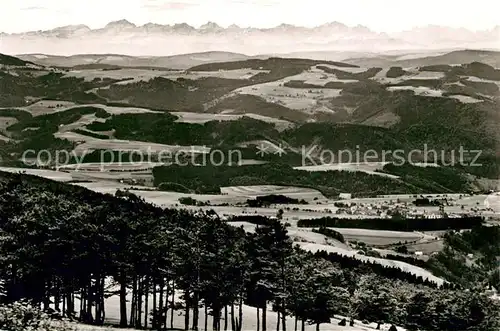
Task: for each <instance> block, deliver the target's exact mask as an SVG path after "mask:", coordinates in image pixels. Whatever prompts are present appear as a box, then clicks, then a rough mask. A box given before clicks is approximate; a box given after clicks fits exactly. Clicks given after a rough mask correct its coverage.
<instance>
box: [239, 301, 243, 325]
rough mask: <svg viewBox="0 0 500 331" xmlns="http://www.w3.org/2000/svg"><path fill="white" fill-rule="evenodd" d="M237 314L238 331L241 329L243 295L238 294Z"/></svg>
mask: <svg viewBox="0 0 500 331" xmlns="http://www.w3.org/2000/svg"><path fill="white" fill-rule="evenodd" d="M238 316H239V319H240V322H239V323H238V331H241V328H242V327H243V296H240V304H239V310H238Z"/></svg>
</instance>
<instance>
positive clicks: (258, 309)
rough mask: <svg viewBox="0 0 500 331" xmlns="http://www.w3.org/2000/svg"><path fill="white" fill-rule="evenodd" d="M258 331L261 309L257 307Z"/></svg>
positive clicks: (258, 329)
mask: <svg viewBox="0 0 500 331" xmlns="http://www.w3.org/2000/svg"><path fill="white" fill-rule="evenodd" d="M257 331H260V308H259V307H257Z"/></svg>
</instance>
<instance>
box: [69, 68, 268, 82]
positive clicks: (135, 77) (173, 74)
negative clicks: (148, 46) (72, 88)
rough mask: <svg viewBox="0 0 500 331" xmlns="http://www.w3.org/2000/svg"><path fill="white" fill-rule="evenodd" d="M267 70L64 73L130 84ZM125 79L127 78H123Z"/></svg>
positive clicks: (245, 74)
mask: <svg viewBox="0 0 500 331" xmlns="http://www.w3.org/2000/svg"><path fill="white" fill-rule="evenodd" d="M268 72H269V70H254V69H244V68H242V69H237V70H220V71H184V70H177V71H173V70H162V69H134V68H121V69H117V70H102V69H82V70H71V71H69V72H67V73H65V75H66V76H70V77H77V78H84V79H85V80H86V81H92V80H94V79H96V78H98V79H101V78H111V79H117V80H123V81H121V82H117V83H115V84H130V83H136V82H139V81H148V80H151V79H153V78H155V77H162V78H166V79H170V80H177V79H179V78H183V79H191V80H196V79H202V78H206V77H216V78H224V79H250V78H252V77H253V76H255V75H257V74H259V73H268ZM124 79H127V80H124Z"/></svg>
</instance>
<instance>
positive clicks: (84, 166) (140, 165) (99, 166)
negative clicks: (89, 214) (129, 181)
mask: <svg viewBox="0 0 500 331" xmlns="http://www.w3.org/2000/svg"><path fill="white" fill-rule="evenodd" d="M161 165H163V163H160V162H147V161H146V162H109V163H105V162H102V163H79V164H67V165H63V166H60V167H59V170H80V171H94V172H95V171H106V172H107V171H112V172H118V171H120V172H127V171H139V170H151V169H153V168H154V167H158V166H161Z"/></svg>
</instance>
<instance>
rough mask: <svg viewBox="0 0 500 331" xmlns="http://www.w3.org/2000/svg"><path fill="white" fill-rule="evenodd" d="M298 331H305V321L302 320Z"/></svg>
mask: <svg viewBox="0 0 500 331" xmlns="http://www.w3.org/2000/svg"><path fill="white" fill-rule="evenodd" d="M300 330H301V331H305V330H306V320H305V319H302V321H301V326H300Z"/></svg>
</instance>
